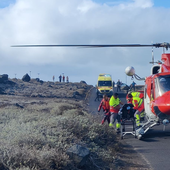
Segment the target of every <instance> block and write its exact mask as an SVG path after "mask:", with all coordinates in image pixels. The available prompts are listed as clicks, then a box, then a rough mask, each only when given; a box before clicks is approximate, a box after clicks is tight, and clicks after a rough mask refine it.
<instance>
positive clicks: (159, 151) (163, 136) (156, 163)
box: [89, 89, 170, 170]
mask: <svg viewBox="0 0 170 170" xmlns="http://www.w3.org/2000/svg"><path fill="white" fill-rule="evenodd" d="M125 95H126V94H125V93H123V92H121V93H119V98H120V99H121V100H122V101H123V102H124V103H125V101H126V100H125ZM94 99H95V89H92V90H91V94H90V99H89V109H90V111H91V113H92V114H96V113H97V108H98V106H99V103H100V102H99V101H97V102H95V101H94ZM124 141H126V143H127V144H128V145H130V146H132V147H133V148H134V149H135V150H136V151H137V152H138V153H139V154H140V155H141V157H142V158H143V159H145V161H146V162H147V163H148V164H149V165H150V167H151V169H153V170H170V125H169V126H167V127H166V130H165V131H163V126H162V125H161V126H157V127H154V128H153V129H151V130H149V131H148V132H147V133H146V134H145V136H144V138H143V139H142V140H138V139H135V138H134V137H133V136H132V135H126V136H125V137H124Z"/></svg>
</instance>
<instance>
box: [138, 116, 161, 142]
mask: <svg viewBox="0 0 170 170" xmlns="http://www.w3.org/2000/svg"><path fill="white" fill-rule="evenodd" d="M158 125H160V123H159V122H158V121H157V120H155V119H154V120H153V119H149V120H148V121H147V122H146V123H142V127H141V128H139V129H138V130H136V137H137V138H138V139H139V140H140V139H141V138H142V136H143V135H144V134H145V133H146V132H147V131H148V130H149V129H151V128H152V127H154V126H158Z"/></svg>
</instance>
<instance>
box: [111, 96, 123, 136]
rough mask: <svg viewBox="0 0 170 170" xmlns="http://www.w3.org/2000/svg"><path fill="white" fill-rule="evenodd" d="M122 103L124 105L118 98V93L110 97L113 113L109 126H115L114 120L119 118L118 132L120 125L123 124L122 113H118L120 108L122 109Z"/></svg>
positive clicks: (117, 123)
mask: <svg viewBox="0 0 170 170" xmlns="http://www.w3.org/2000/svg"><path fill="white" fill-rule="evenodd" d="M120 104H122V105H123V103H122V102H121V100H120V99H119V98H118V93H114V94H113V96H112V97H111V98H110V101H109V105H110V114H111V116H110V124H109V126H110V127H111V126H113V124H114V122H115V121H116V120H117V122H116V129H117V133H119V132H120V126H121V122H120V115H118V112H119V109H120Z"/></svg>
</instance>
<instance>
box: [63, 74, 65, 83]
mask: <svg viewBox="0 0 170 170" xmlns="http://www.w3.org/2000/svg"><path fill="white" fill-rule="evenodd" d="M63 82H65V76H64V74H63Z"/></svg>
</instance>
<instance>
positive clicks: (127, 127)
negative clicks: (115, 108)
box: [119, 104, 136, 139]
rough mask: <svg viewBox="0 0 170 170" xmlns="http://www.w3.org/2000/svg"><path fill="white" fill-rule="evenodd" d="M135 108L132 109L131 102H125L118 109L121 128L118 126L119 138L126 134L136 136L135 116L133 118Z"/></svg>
mask: <svg viewBox="0 0 170 170" xmlns="http://www.w3.org/2000/svg"><path fill="white" fill-rule="evenodd" d="M134 113H135V110H134V109H133V105H132V104H125V105H124V106H123V107H122V108H121V109H120V111H119V115H120V117H121V128H120V138H121V139H123V137H124V136H125V135H127V134H131V135H133V136H134V137H135V138H136V131H135V125H136V123H135V118H134Z"/></svg>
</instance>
